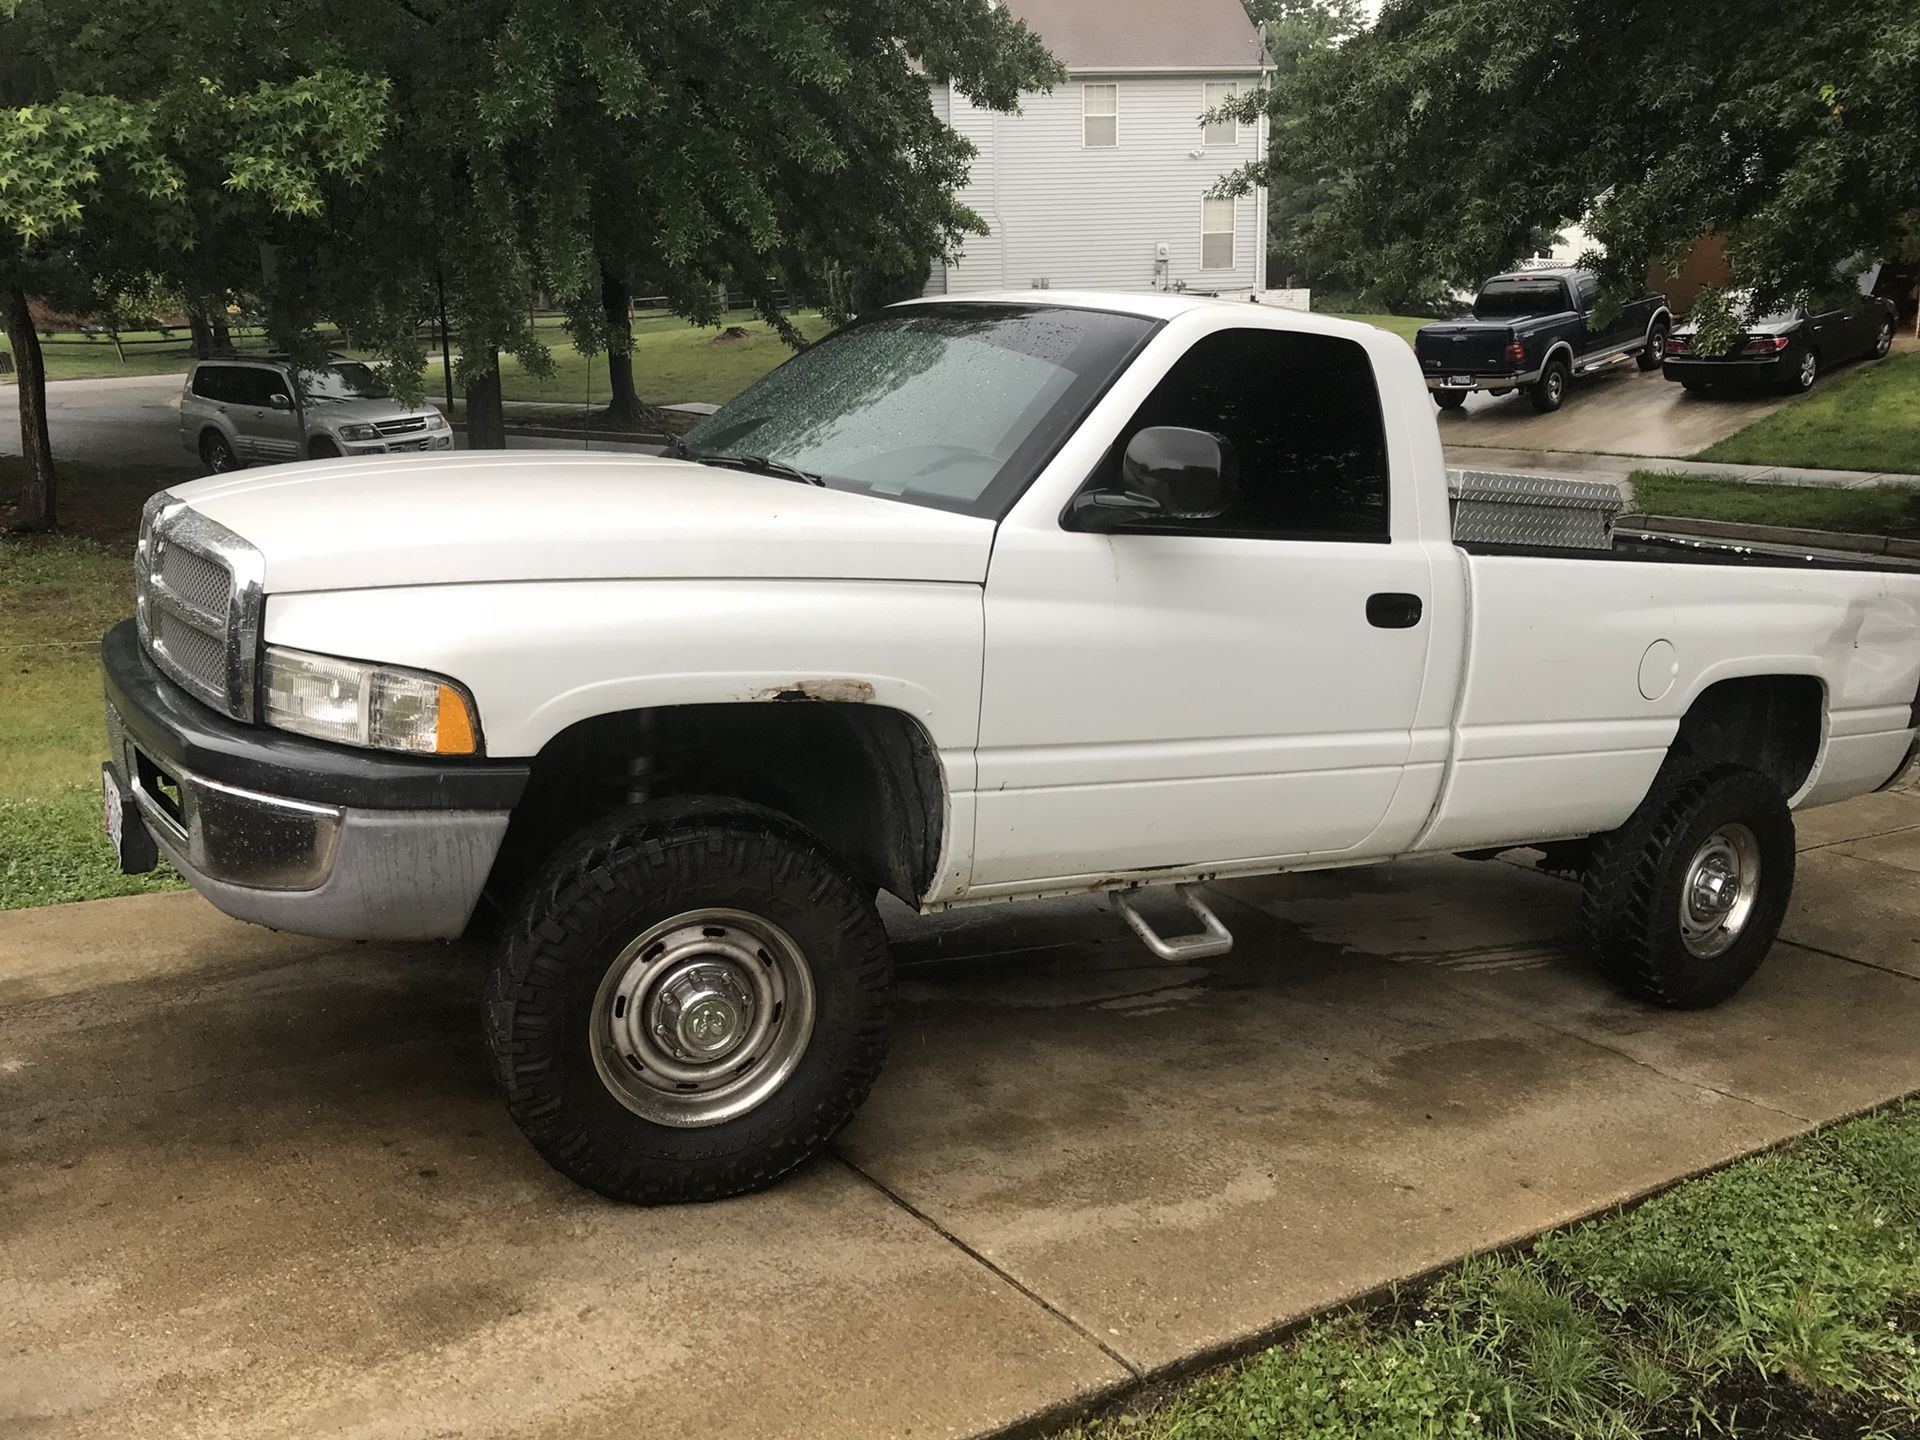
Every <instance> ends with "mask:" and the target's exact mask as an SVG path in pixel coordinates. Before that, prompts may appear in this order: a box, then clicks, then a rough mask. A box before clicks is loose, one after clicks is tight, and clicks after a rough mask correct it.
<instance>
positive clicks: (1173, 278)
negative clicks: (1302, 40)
mask: <svg viewBox="0 0 1920 1440" xmlns="http://www.w3.org/2000/svg"><path fill="white" fill-rule="evenodd" d="M1232 78H1234V77H1233V76H1232V75H1231V74H1229V75H1227V76H1220V75H1209V74H1206V73H1204V72H1196V73H1188V74H1179V75H1113V74H1101V73H1099V72H1087V73H1084V74H1076V75H1074V76H1073V77H1072V80H1071V81H1070V83H1068V84H1065V85H1061V86H1059V87H1057V88H1056V89H1054V90H1053V91H1052V92H1050V93H1048V94H1043V95H1042V94H1028V95H1022V96H1021V97H1020V113H1019V114H1017V115H1002V114H996V113H995V112H993V111H991V110H981V109H979V108H977V107H976V106H974V105H973V104H972V103H971V102H970V101H969V100H968V99H967V97H966V96H965V95H963V94H961V93H960V92H958V91H957V90H954V91H949V93H948V94H947V95H944V96H942V97H941V99H943V100H945V101H946V102H947V103H948V105H949V106H950V107H951V108H950V110H949V112H948V113H949V114H950V117H951V118H950V121H949V123H951V124H952V126H953V128H954V129H955V130H957V131H959V133H960V134H961V135H962V136H964V137H965V138H966V139H968V140H970V141H972V142H973V145H974V147H975V150H976V152H977V153H976V154H975V155H974V158H973V163H972V165H971V167H970V168H969V170H968V174H967V183H966V185H965V187H964V188H962V190H961V191H960V195H959V199H960V201H961V203H962V204H964V205H966V206H967V207H968V208H970V209H971V210H972V211H973V212H974V213H975V214H976V215H978V216H979V217H980V218H981V219H982V220H983V221H985V222H986V225H987V233H986V234H985V235H968V236H967V237H966V239H965V244H964V250H963V253H962V255H961V258H960V259H959V261H958V262H956V263H955V264H952V265H948V266H946V267H944V270H945V274H944V293H946V294H949V295H964V294H970V293H978V292H980V291H983V290H1024V289H1026V288H1028V287H1029V286H1032V285H1035V284H1037V283H1039V282H1043V281H1044V282H1045V283H1046V284H1048V285H1050V286H1051V287H1052V288H1053V289H1055V290H1068V289H1083V290H1123V291H1124V290H1132V291H1146V290H1155V289H1165V290H1172V289H1175V288H1176V287H1179V286H1182V285H1184V286H1185V288H1187V289H1189V290H1199V291H1203V292H1213V291H1218V292H1220V293H1222V294H1226V293H1238V294H1244V293H1245V292H1247V291H1250V290H1254V289H1257V288H1259V286H1260V285H1261V283H1262V265H1261V259H1262V257H1263V256H1264V254H1265V249H1266V247H1265V246H1264V245H1263V244H1262V243H1261V242H1260V237H1259V235H1258V234H1257V230H1258V227H1259V225H1260V223H1261V215H1262V210H1263V206H1262V204H1261V202H1260V198H1259V196H1258V194H1257V192H1256V194H1255V195H1254V196H1252V197H1249V198H1248V200H1247V202H1246V203H1245V204H1242V205H1239V206H1237V207H1235V216H1234V225H1235V230H1234V234H1233V235H1232V237H1231V239H1232V246H1231V250H1232V256H1233V266H1232V268H1231V269H1227V270H1213V269H1208V270H1203V269H1201V265H1200V246H1201V239H1200V232H1201V224H1200V203H1199V201H1200V197H1201V196H1202V195H1204V194H1205V193H1206V192H1207V191H1208V190H1209V189H1211V188H1212V187H1213V186H1214V185H1216V184H1218V183H1219V181H1220V180H1221V179H1222V178H1224V177H1225V176H1227V175H1230V174H1232V173H1233V172H1234V171H1235V170H1238V169H1239V168H1240V167H1241V166H1243V165H1245V164H1247V163H1249V162H1250V161H1254V160H1257V159H1259V158H1260V156H1261V154H1262V153H1263V152H1264V149H1265V145H1266V136H1265V129H1266V125H1265V121H1264V120H1261V121H1258V122H1255V123H1250V124H1246V125H1241V126H1238V127H1237V132H1238V133H1237V143H1235V144H1233V145H1222V146H1218V147H1214V146H1206V147H1203V146H1202V145H1201V137H1200V134H1199V130H1200V126H1199V125H1198V124H1197V123H1196V122H1197V117H1198V115H1199V109H1198V106H1199V102H1200V98H1201V96H1202V95H1203V94H1204V93H1205V87H1206V85H1207V83H1208V82H1209V81H1219V80H1223V79H1232ZM1239 83H1240V85H1241V87H1242V89H1243V91H1244V90H1245V89H1248V88H1251V86H1252V85H1253V83H1254V82H1253V79H1252V78H1251V76H1249V77H1247V78H1244V79H1242V80H1241V81H1240V82H1239ZM1083 85H1100V86H1111V87H1113V89H1112V93H1113V95H1114V98H1115V100H1116V102H1117V104H1116V106H1115V108H1116V110H1117V112H1118V118H1119V119H1122V120H1124V121H1125V133H1124V135H1122V136H1121V137H1120V141H1121V143H1120V144H1119V145H1118V146H1117V147H1116V146H1106V147H1088V146H1087V145H1086V144H1085V128H1086V120H1087V116H1086V114H1085V112H1084V109H1083V100H1084V97H1083V95H1082V86H1083ZM939 103H940V102H939V101H936V102H935V104H936V108H937V107H938V105H939ZM1196 150H1198V151H1200V154H1199V155H1198V156H1196V155H1195V154H1194V152H1195V151H1196ZM1162 245H1164V246H1165V247H1166V250H1167V260H1166V263H1165V264H1164V265H1159V264H1156V260H1155V256H1156V254H1157V253H1158V251H1159V248H1160V247H1161V246H1162ZM940 278H941V277H939V276H938V274H937V273H936V283H935V284H934V285H933V286H932V287H931V289H932V290H933V292H934V293H941V289H942V287H941V284H940V283H939V280H940Z"/></svg>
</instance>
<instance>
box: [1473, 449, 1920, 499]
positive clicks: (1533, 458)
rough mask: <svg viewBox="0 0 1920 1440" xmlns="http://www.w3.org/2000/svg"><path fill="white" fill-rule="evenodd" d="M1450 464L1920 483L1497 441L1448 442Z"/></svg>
mask: <svg viewBox="0 0 1920 1440" xmlns="http://www.w3.org/2000/svg"><path fill="white" fill-rule="evenodd" d="M1446 451H1447V463H1448V464H1449V465H1457V466H1460V467H1461V468H1463V469H1470V470H1508V471H1517V472H1519V473H1521V474H1527V475H1570V476H1574V477H1576V478H1579V479H1584V480H1612V481H1614V482H1615V483H1616V484H1618V483H1621V482H1623V481H1625V480H1626V478H1627V476H1629V475H1630V474H1632V473H1633V472H1634V471H1635V470H1654V471H1658V472H1660V473H1662V474H1666V475H1712V476H1715V477H1717V478H1719V479H1723V480H1739V481H1742V482H1744V483H1746V484H1748V485H1821V486H1833V487H1835V488H1838V489H1843V490H1857V489H1859V488H1860V487H1861V486H1864V485H1910V486H1920V475H1908V474H1903V473H1902V472H1900V471H1898V470H1807V469H1800V468H1796V467H1794V466H1791V465H1726V464H1722V463H1719V462H1717V461H1712V460H1674V459H1660V458H1657V457H1653V456H1647V455H1604V454H1597V453H1593V452H1589V451H1584V450H1514V449H1507V448H1504V447H1499V446H1492V445H1458V444H1455V445H1448V446H1447V447H1446Z"/></svg>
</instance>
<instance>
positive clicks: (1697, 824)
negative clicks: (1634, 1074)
mask: <svg viewBox="0 0 1920 1440" xmlns="http://www.w3.org/2000/svg"><path fill="white" fill-rule="evenodd" d="M1729 824H1738V825H1741V826H1745V827H1746V828H1747V829H1748V830H1749V831H1750V832H1751V833H1752V835H1753V836H1754V838H1755V839H1756V840H1757V841H1758V843H1759V854H1760V873H1759V881H1758V885H1757V887H1756V888H1757V898H1756V900H1755V902H1754V906H1753V910H1752V913H1751V914H1750V915H1749V916H1748V917H1747V920H1746V923H1745V925H1744V926H1743V927H1742V928H1741V930H1740V933H1739V936H1738V938H1737V939H1735V940H1734V942H1733V944H1732V946H1731V947H1730V948H1729V949H1727V950H1726V951H1725V952H1724V953H1722V954H1719V955H1715V956H1713V957H1711V958H1703V957H1701V956H1699V955H1696V954H1694V953H1693V952H1692V951H1691V950H1690V949H1688V947H1687V945H1686V942H1685V940H1684V939H1683V937H1682V933H1681V925H1680V908H1681V901H1682V887H1683V884H1684V882H1685V880H1686V877H1687V873H1688V870H1689V867H1690V866H1691V864H1692V862H1693V859H1694V857H1695V855H1696V854H1698V853H1699V851H1700V848H1701V846H1702V845H1704V844H1705V843H1706V842H1707V840H1708V838H1709V837H1711V836H1712V835H1713V834H1714V833H1715V831H1716V830H1717V829H1718V828H1719V827H1721V826H1724V825H1729ZM1793 871H1794V836H1793V815H1792V812H1790V811H1789V810H1788V809H1787V800H1786V796H1784V795H1783V794H1781V792H1780V787H1779V786H1778V785H1777V784H1776V783H1775V782H1774V781H1773V780H1771V779H1770V778H1768V777H1767V776H1765V775H1763V774H1761V773H1760V772H1759V771H1757V770H1749V769H1747V768H1746V767H1744V766H1739V765H1716V766H1699V765H1688V764H1684V763H1683V764H1677V765H1673V766H1671V767H1670V768H1669V769H1668V770H1667V771H1666V772H1663V774H1662V775H1661V777H1660V779H1658V780H1656V781H1655V782H1654V786H1653V790H1652V792H1651V793H1649V794H1648V796H1647V798H1646V799H1645V800H1643V801H1642V802H1641V804H1640V807H1639V809H1637V810H1635V811H1634V812H1633V814H1632V815H1631V816H1630V817H1628V819H1627V823H1626V824H1624V825H1622V826H1621V827H1620V828H1619V829H1618V830H1615V831H1614V832H1612V833H1611V834H1609V835H1602V836H1598V837H1596V838H1595V840H1594V842H1593V848H1592V853H1591V857H1590V859H1589V861H1588V866H1587V873H1586V879H1585V887H1584V895H1583V899H1582V904H1581V909H1580V924H1581V931H1582V938H1583V939H1584V941H1585V943H1586V947H1587V949H1588V951H1589V952H1590V953H1591V955H1592V956H1593V960H1594V963H1595V964H1596V965H1597V966H1598V967H1599V969H1600V972H1601V973H1602V974H1603V975H1605V976H1606V977H1607V978H1608V979H1609V980H1611V981H1612V982H1613V983H1614V984H1615V985H1617V986H1618V987H1619V988H1620V989H1622V990H1623V991H1625V992H1626V993H1627V994H1629V995H1632V996H1634V997H1635V998H1637V999H1641V1000H1646V1001H1649V1002H1651V1003H1652V1004H1655V1005H1662V1006H1666V1007H1667V1008H1669V1009H1674V1010H1696V1009H1701V1008H1704V1007H1706V1006H1709V1005H1717V1004H1719V1003H1720V1002H1721V1001H1722V1000H1725V999H1726V998H1727V997H1728V996H1730V995H1732V994H1733V993H1734V992H1735V991H1737V990H1738V989H1739V988H1740V987H1741V986H1742V985H1744V984H1746V982H1747V981H1748V980H1749V979H1750V978H1752V976H1753V973H1754V971H1755V970H1757V969H1759V967H1760V962H1761V961H1762V960H1764V959H1765V958H1766V955H1767V952H1768V950H1770V949H1771V948H1772V947H1773V942H1774V939H1775V937H1776V936H1778V934H1779V933H1780V924H1781V922H1782V921H1783V920H1784V919H1785V918H1786V914H1787V904H1788V901H1789V900H1790V899H1791V898H1792V894H1793Z"/></svg>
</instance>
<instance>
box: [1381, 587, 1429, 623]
mask: <svg viewBox="0 0 1920 1440" xmlns="http://www.w3.org/2000/svg"><path fill="white" fill-rule="evenodd" d="M1421 608H1422V607H1421V604H1420V597H1419V596H1418V595H1402V594H1400V593H1399V592H1398V591H1395V590H1386V591H1382V592H1381V593H1380V594H1378V595H1369V596H1368V597H1367V623H1368V624H1369V625H1371V626H1373V627H1374V628H1375V629H1378V630H1411V629H1412V628H1413V627H1414V626H1415V625H1418V624H1419V623H1420V611H1421Z"/></svg>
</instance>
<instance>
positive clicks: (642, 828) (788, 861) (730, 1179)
mask: <svg viewBox="0 0 1920 1440" xmlns="http://www.w3.org/2000/svg"><path fill="white" fill-rule="evenodd" d="M703 907H721V908H726V909H731V910H736V911H744V912H751V913H753V914H755V915H759V916H764V917H765V918H766V919H767V920H770V921H772V922H773V923H774V924H776V925H778V926H779V927H781V928H782V929H783V930H784V931H785V932H786V933H787V934H788V935H790V936H791V937H792V939H793V940H794V942H795V943H796V944H797V945H798V946H799V947H800V948H801V949H802V951H803V952H804V954H805V957H806V962H807V965H808V967H809V969H810V971H811V974H812V981H813V987H814V1006H815V1010H814V1018H813V1028H812V1033H811V1036H810V1038H809V1039H808V1041H807V1044H806V1048H805V1050H804V1051H803V1052H802V1053H801V1055H800V1058H799V1060H798V1062H797V1064H796V1067H795V1068H794V1070H793V1071H792V1073H791V1074H789V1075H788V1076H787V1078H786V1080H785V1081H784V1083H783V1084H781V1086H780V1088H779V1089H777V1090H775V1091H774V1092H773V1093H772V1094H771V1095H769V1096H767V1097H766V1098H765V1099H764V1100H762V1101H761V1102H760V1103H759V1104H758V1105H757V1106H756V1107H755V1108H753V1109H751V1110H749V1111H747V1112H746V1113H745V1114H742V1115H739V1116H736V1117H734V1118H732V1119H727V1120H723V1121H720V1122H718V1123H711V1124H705V1125H701V1126H696V1127H692V1128H682V1127H677V1126H674V1125H669V1124H664V1123H660V1122H658V1121H655V1120H650V1119H647V1118H643V1117H642V1116H641V1115H639V1114H636V1113H635V1112H634V1111H633V1110H632V1109H630V1108H629V1107H628V1106H627V1105H625V1104H623V1103H622V1102H621V1100H620V1099H619V1098H618V1096H617V1095H616V1094H615V1093H614V1092H613V1090H612V1089H611V1088H609V1086H608V1084H607V1082H606V1081H604V1080H602V1079H601V1077H600V1074H599V1072H598V1070H597V1069H596V1066H595V1060H594V1051H593V1042H592V1039H591V1036H590V1021H591V1020H592V1017H593V1016H594V1014H595V1009H594V1007H595V1000H596V996H597V995H598V994H599V993H600V986H601V982H602V980H603V979H604V978H606V976H607V975H608V972H609V971H610V969H611V968H612V966H613V965H614V963H615V961H616V960H617V959H618V957H619V956H620V954H621V952H622V949H623V947H626V946H627V945H629V944H630V942H631V941H633V940H634V939H635V938H636V937H638V936H640V935H642V934H643V933H644V932H645V931H646V930H647V928H648V927H650V926H652V925H655V924H657V923H659V922H662V921H664V920H666V919H668V918H669V917H674V916H678V915H680V914H682V913H685V912H689V911H696V910H699V909H701V908H703ZM892 995H893V958H892V953H891V951H890V950H889V948H888V944H887V937H886V931H885V930H884V929H883V928H882V926H881V923H880V917H879V915H878V913H877V912H876V911H875V910H874V906H873V899H872V894H871V890H870V889H869V888H866V887H862V886H861V885H860V884H859V883H858V882H857V881H855V879H854V878H853V876H852V875H850V874H849V873H848V872H847V870H846V869H845V867H844V866H843V865H841V864H840V862H839V861H838V860H837V859H836V858H835V857H834V856H833V855H831V854H830V853H829V852H828V851H827V850H826V849H825V848H824V847H822V846H821V844H820V843H819V842H818V841H817V840H816V839H814V838H813V836H811V835H810V834H809V833H808V832H807V831H805V830H804V829H802V828H801V827H800V826H799V825H798V824H796V823H795V822H794V821H793V820H791V819H789V818H788V817H786V816H784V815H781V814H779V813H777V812H775V811H772V810H768V809H765V808H762V807H760V806H757V805H750V804H747V803H745V802H742V801H734V800H725V799H712V798H708V799H691V800H673V801H664V802H654V803H650V804H646V805H640V806H635V807H633V808H631V809H629V810H625V811H622V812H620V813H619V814H617V815H614V816H611V817H609V818H608V819H607V820H605V821H604V822H602V823H600V824H597V825H594V826H592V827H590V828H589V829H588V830H586V831H584V832H582V834H581V835H579V836H578V837H577V838H576V839H575V840H573V841H572V842H571V843H569V844H568V845H566V846H565V847H563V848H562V849H561V851H560V852H559V853H557V854H556V855H555V856H554V857H553V859H552V861H551V862H550V863H549V864H548V865H547V867H546V868H545V870H544V871H543V872H542V874H541V876H540V878H539V880H538V881H537V882H536V883H535V884H533V885H531V886H530V887H528V889H527V891H526V892H525V894H524V896H523V898H522V900H521V901H520V903H519V905H518V907H517V914H516V916H515V918H514V923H513V925H512V927H511V929H510V930H509V933H508V937H507V941H506V944H505V946H504V947H503V949H502V950H501V952H500V954H499V957H498V959H497V960H496V961H495V962H494V965H493V968H492V971H491V974H490V976H489V979H488V984H487V996H486V1007H485V1009H486V1013H485V1017H484V1025H485V1031H486V1039H487V1049H488V1055H489V1059H490V1060H491V1062H492V1067H493V1073H494V1078H495V1081H496V1082H497V1084H498V1085H499V1087H500V1091H501V1094H502V1096H503V1097H504V1098H505V1100H506V1103H507V1109H508V1112H509V1113H510V1114H511V1115H512V1116H513V1119H514V1122H515V1123H516V1124H518V1125H519V1126H520V1128H521V1130H522V1131H523V1132H524V1133H525V1134H526V1137H527V1139H528V1140H529V1141H531V1142H532V1144H533V1147H534V1149H536V1150H537V1151H539V1153H540V1155H541V1156H542V1157H543V1158H544V1159H545V1160H546V1161H547V1162H548V1163H549V1164H550V1165H552V1166H553V1167H554V1168H555V1169H556V1170H558V1171H560V1172H561V1173H562V1174H564V1175H566V1176H567V1177H569V1178H570V1179H572V1180H574V1181H576V1182H578V1183H579V1184H581V1185H584V1186H586V1187H587V1188H588V1189H591V1190H597V1191H598V1192H599V1193H601V1194H602V1195H606V1196H609V1197H611V1198H613V1199H616V1200H630V1201H638V1202H641V1203H645V1204H660V1203H669V1202H677V1201H691V1200H713V1199H719V1198H720V1197H722V1196H727V1195H736V1194H740V1193H741V1192H743V1191H748V1190H755V1189H758V1188H760V1187H762V1186H765V1185H768V1184H771V1183H772V1182H773V1181H775V1180H777V1179H779V1178H780V1177H781V1176H782V1175H785V1174H786V1173H787V1172H788V1171H790V1170H792V1169H793V1168H794V1167H795V1166H797V1165H799V1164H801V1163H802V1162H803V1161H805V1160H806V1159H807V1158H808V1157H809V1156H811V1155H813V1154H814V1153H815V1152H816V1151H818V1150H819V1149H820V1148H821V1147H822V1146H824V1145H825V1144H826V1143H827V1142H828V1141H829V1140H831V1139H832V1138H833V1136H834V1135H835V1134H836V1133H837V1132H838V1131H839V1130H840V1128H841V1126H843V1125H845V1124H846V1122H847V1121H848V1120H849V1119H850V1118H851V1117H852V1115H853V1113H854V1112H855V1111H856V1110H857V1109H858V1108H859V1106H860V1104H861V1102H862V1101H863V1100H864V1099H865V1098H866V1096H867V1092H868V1090H869V1089H870V1088H871V1087H872V1085H873V1082H874V1079H875V1077H876V1076H877V1075H878V1074H879V1073H880V1067H881V1064H882V1062H883V1061H884V1060H885V1058H886V1052H887V1037H888V1028H889V1024H890V1020H891V1010H892Z"/></svg>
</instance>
